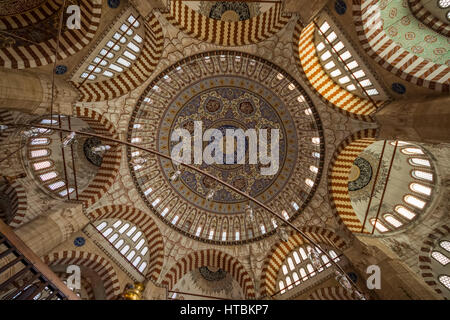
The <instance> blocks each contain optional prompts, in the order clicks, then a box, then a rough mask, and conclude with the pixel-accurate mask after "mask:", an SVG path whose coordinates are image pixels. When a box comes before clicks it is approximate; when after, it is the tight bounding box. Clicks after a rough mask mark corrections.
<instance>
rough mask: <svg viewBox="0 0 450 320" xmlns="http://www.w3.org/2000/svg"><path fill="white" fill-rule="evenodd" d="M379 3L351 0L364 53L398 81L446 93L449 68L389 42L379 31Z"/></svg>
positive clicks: (448, 84)
mask: <svg viewBox="0 0 450 320" xmlns="http://www.w3.org/2000/svg"><path fill="white" fill-rule="evenodd" d="M378 2H379V0H353V19H354V21H355V25H356V32H357V34H358V38H359V41H360V42H361V44H362V46H363V48H364V49H365V50H366V52H367V54H368V55H369V56H370V57H372V58H373V59H374V60H375V61H376V62H377V63H378V64H380V65H381V66H382V67H383V68H385V69H386V70H388V71H390V72H392V73H393V74H395V75H397V76H399V77H400V78H402V79H404V80H406V81H408V82H411V83H413V84H416V85H418V86H422V87H425V88H429V89H433V90H436V91H440V92H449V91H450V67H448V66H447V65H445V64H437V63H434V62H432V61H428V60H426V59H424V58H422V57H419V56H417V55H415V54H413V53H411V52H409V51H408V50H406V49H404V48H403V47H402V46H401V45H400V44H398V43H396V42H395V41H393V40H391V39H390V38H389V36H388V35H387V34H386V32H385V31H384V30H383V23H382V21H381V13H380V8H379V6H378Z"/></svg>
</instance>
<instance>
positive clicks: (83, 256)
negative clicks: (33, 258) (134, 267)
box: [42, 250, 120, 300]
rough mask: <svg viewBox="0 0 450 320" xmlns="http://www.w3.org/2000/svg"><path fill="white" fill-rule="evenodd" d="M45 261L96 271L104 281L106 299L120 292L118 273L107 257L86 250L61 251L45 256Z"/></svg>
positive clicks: (48, 263) (112, 297) (52, 264)
mask: <svg viewBox="0 0 450 320" xmlns="http://www.w3.org/2000/svg"><path fill="white" fill-rule="evenodd" d="M42 260H43V261H44V263H46V264H47V265H49V266H56V265H69V264H73V265H77V266H80V267H81V266H83V267H86V268H88V269H90V270H92V271H93V272H95V273H96V274H97V275H98V276H99V277H100V278H101V280H102V281H103V286H104V288H105V294H106V299H108V300H112V299H114V298H115V297H116V296H117V295H119V294H120V284H119V279H118V277H117V273H116V271H115V270H114V268H113V266H112V265H111V263H110V262H109V261H108V260H106V259H105V258H103V257H101V256H98V255H96V254H92V253H90V252H86V251H73V250H72V251H59V252H54V253H51V254H49V255H47V256H45V257H44V258H43V259H42Z"/></svg>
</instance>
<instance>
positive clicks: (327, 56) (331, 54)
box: [316, 14, 380, 96]
mask: <svg viewBox="0 0 450 320" xmlns="http://www.w3.org/2000/svg"><path fill="white" fill-rule="evenodd" d="M322 16H323V17H322V18H321V17H319V18H318V23H319V25H320V27H319V29H320V32H319V31H318V32H317V33H316V39H317V43H316V51H317V54H318V56H319V57H320V62H321V64H322V66H323V68H324V69H325V71H326V72H327V73H328V74H329V75H330V76H331V78H333V80H334V81H335V82H336V83H339V84H340V86H341V87H342V88H343V89H346V90H347V91H350V92H352V91H356V90H358V93H359V94H361V95H362V94H365V93H364V92H363V91H362V89H361V87H364V91H365V92H366V93H367V94H368V95H370V96H377V95H379V94H380V92H379V91H378V90H377V89H376V87H375V85H374V84H373V83H372V81H371V80H370V79H369V77H368V75H367V74H366V73H367V72H365V71H364V70H363V69H362V68H363V67H362V66H360V64H359V63H358V62H357V60H359V57H357V56H356V54H352V53H351V52H350V50H351V45H350V44H346V43H345V42H346V41H345V36H344V35H342V34H341V33H340V31H339V29H338V28H337V26H335V24H334V23H333V21H332V19H328V18H327V17H326V16H325V15H324V14H323V15H322Z"/></svg>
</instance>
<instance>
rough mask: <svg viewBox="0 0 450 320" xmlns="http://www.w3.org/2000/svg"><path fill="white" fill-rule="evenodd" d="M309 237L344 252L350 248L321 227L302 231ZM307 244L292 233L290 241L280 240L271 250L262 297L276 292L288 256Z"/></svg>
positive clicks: (263, 272) (338, 237) (332, 233)
mask: <svg viewBox="0 0 450 320" xmlns="http://www.w3.org/2000/svg"><path fill="white" fill-rule="evenodd" d="M302 231H303V232H305V233H306V234H307V235H308V236H309V237H311V238H312V239H313V240H314V241H316V242H317V243H325V244H328V245H331V246H333V247H336V248H338V249H339V250H343V249H345V248H346V247H347V246H348V243H347V241H346V240H345V239H343V238H341V237H340V236H338V235H337V234H336V233H334V232H333V231H331V230H328V229H324V228H320V227H308V228H304V229H302ZM304 243H307V241H306V240H304V239H303V237H302V236H301V235H300V234H298V233H297V232H295V231H291V232H290V236H289V240H288V241H287V242H284V241H282V240H278V241H277V242H276V243H275V244H274V245H273V246H272V248H271V249H270V251H269V254H268V255H267V256H266V258H265V259H264V263H263V267H262V273H261V288H260V294H261V297H269V296H271V295H272V294H274V293H275V292H276V286H277V284H276V280H277V274H278V270H279V269H280V268H281V265H282V264H283V261H284V260H285V259H286V257H287V256H288V254H289V253H290V252H291V251H292V250H293V249H295V248H297V247H299V246H301V245H302V244H304Z"/></svg>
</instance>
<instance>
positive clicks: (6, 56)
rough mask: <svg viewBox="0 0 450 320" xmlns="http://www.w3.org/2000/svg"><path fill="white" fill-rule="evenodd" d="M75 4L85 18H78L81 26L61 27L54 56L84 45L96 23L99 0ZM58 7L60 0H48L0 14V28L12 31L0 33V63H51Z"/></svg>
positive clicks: (16, 65) (18, 65) (32, 65)
mask: <svg viewBox="0 0 450 320" xmlns="http://www.w3.org/2000/svg"><path fill="white" fill-rule="evenodd" d="M78 4H79V6H80V7H81V12H83V13H84V15H85V19H82V23H81V29H72V30H71V29H67V27H65V26H64V27H63V28H62V32H61V39H60V43H59V52H58V60H63V59H66V58H68V57H70V56H72V55H74V54H75V53H77V52H78V51H80V50H81V49H83V48H84V47H85V46H86V45H88V44H89V42H91V40H92V39H93V37H94V35H95V33H96V31H97V28H98V27H99V25H100V17H101V9H102V2H101V0H80V1H78ZM67 5H69V4H67ZM61 7H62V0H52V1H49V2H45V3H44V4H42V6H40V7H37V8H34V9H32V10H30V11H27V12H24V13H18V14H17V15H15V16H7V17H0V31H2V30H3V31H7V32H9V33H12V34H13V35H14V37H9V36H4V35H2V36H1V37H0V66H1V67H5V68H10V69H25V68H35V67H40V66H44V65H47V64H50V63H52V62H53V61H54V60H55V51H56V46H57V41H56V38H57V32H56V30H58V28H57V25H58V24H59V14H60V10H61ZM64 12H65V10H64ZM66 15H67V14H66ZM49 30H52V31H49ZM18 39H19V40H18Z"/></svg>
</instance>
